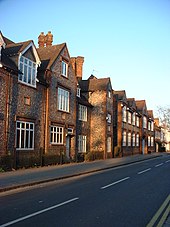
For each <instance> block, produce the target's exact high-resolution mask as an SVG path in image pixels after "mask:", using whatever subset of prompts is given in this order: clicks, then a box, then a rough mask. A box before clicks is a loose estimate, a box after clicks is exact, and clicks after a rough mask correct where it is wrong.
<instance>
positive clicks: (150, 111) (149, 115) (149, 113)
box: [147, 110, 154, 119]
mask: <svg viewBox="0 0 170 227" xmlns="http://www.w3.org/2000/svg"><path fill="white" fill-rule="evenodd" d="M147 112H148V117H150V118H152V119H154V117H153V110H147Z"/></svg>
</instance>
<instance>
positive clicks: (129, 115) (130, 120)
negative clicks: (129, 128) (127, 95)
mask: <svg viewBox="0 0 170 227" xmlns="http://www.w3.org/2000/svg"><path fill="white" fill-rule="evenodd" d="M128 123H129V124H131V123H132V114H131V112H130V111H128Z"/></svg>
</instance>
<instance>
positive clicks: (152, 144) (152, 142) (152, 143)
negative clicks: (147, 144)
mask: <svg viewBox="0 0 170 227" xmlns="http://www.w3.org/2000/svg"><path fill="white" fill-rule="evenodd" d="M153 146H154V137H153V136H151V147H153Z"/></svg>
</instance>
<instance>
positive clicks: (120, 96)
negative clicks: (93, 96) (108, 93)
mask: <svg viewBox="0 0 170 227" xmlns="http://www.w3.org/2000/svg"><path fill="white" fill-rule="evenodd" d="M113 94H114V95H116V96H117V97H118V100H119V101H122V102H124V103H127V97H126V91H125V90H119V91H113Z"/></svg>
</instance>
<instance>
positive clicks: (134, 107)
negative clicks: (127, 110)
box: [127, 98, 136, 109]
mask: <svg viewBox="0 0 170 227" xmlns="http://www.w3.org/2000/svg"><path fill="white" fill-rule="evenodd" d="M127 102H128V106H129V107H131V108H133V109H136V102H135V99H134V98H127Z"/></svg>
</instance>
